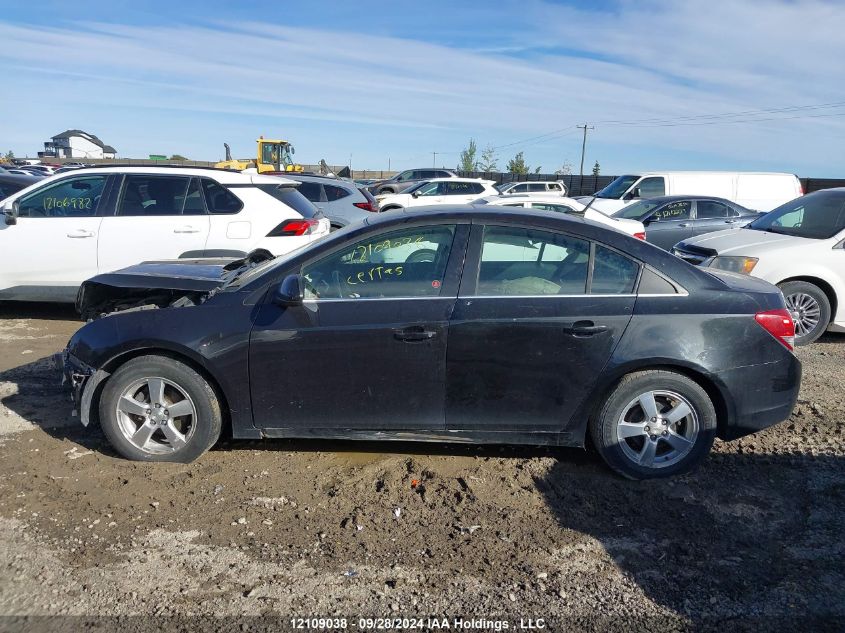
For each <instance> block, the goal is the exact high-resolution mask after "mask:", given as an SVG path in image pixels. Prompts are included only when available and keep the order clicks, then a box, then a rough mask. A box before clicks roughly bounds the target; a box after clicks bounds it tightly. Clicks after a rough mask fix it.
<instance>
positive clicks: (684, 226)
mask: <svg viewBox="0 0 845 633" xmlns="http://www.w3.org/2000/svg"><path fill="white" fill-rule="evenodd" d="M678 226H679V227H681V228H682V229H685V228H687V227H689V223H688V222H684V223H683V224H679V225H678Z"/></svg>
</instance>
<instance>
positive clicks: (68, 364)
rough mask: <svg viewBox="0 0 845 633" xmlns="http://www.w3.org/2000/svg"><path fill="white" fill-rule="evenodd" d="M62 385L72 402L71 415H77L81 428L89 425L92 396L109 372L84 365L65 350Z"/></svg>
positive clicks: (62, 361) (62, 358)
mask: <svg viewBox="0 0 845 633" xmlns="http://www.w3.org/2000/svg"><path fill="white" fill-rule="evenodd" d="M61 363H62V385H63V386H65V387H67V388H69V389H70V392H71V399H72V400H73V407H74V408H73V415H75V416H76V415H78V416H79V420H80V422H82V425H83V426H88V425H89V424H90V423H91V420H92V419H94V418H93V417H92V410H91V408H92V404H93V402H94V395H95V394H96V393H97V389H98V388H99V386H100V385H101V384H102V383H103V381H104V380H105V379H106V378H108V377H109V375H110V374H109V372H107V371H103V370H102V369H96V368H94V367H91V366H90V365H88V364H86V363H84V362H83V361H81V360H80V359H79V358H77V357H76V356H74V355H73V354H72V353H70V351H69V349H65V351H64V352H62V354H61Z"/></svg>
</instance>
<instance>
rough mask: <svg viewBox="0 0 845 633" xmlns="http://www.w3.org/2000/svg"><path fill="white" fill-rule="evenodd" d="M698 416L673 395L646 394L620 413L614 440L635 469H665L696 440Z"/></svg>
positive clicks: (672, 393) (641, 395) (675, 461)
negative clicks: (635, 466) (637, 467)
mask: <svg viewBox="0 0 845 633" xmlns="http://www.w3.org/2000/svg"><path fill="white" fill-rule="evenodd" d="M698 433H699V422H698V415H697V413H696V411H695V409H694V408H693V406H692V405H691V404H690V402H689V400H687V399H686V398H685V397H684V396H682V395H681V394H679V393H676V392H674V391H647V392H645V393H643V394H640V395H639V396H637V397H636V398H634V399H633V400H631V402H629V403H628V405H627V406H626V407H625V408H624V409H623V410H622V414H621V415H620V416H619V420H618V422H617V424H616V439H617V442H618V443H619V446H620V447H621V448H622V452H623V453H624V455H625V456H626V457H627V458H628V459H629V460H631V461H632V462H633V463H634V464H636V465H637V466H641V467H645V468H666V467H668V466H672V465H674V464H677V463H678V462H679V461H681V460H682V459H683V458H684V457H685V456H686V455H687V454H688V453H689V452H690V451H691V450H692V448H693V446H694V445H695V442H696V440H697V439H698Z"/></svg>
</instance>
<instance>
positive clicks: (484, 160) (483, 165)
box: [478, 145, 499, 171]
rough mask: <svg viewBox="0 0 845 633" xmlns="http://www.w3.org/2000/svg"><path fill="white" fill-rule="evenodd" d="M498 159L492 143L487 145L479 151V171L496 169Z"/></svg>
mask: <svg viewBox="0 0 845 633" xmlns="http://www.w3.org/2000/svg"><path fill="white" fill-rule="evenodd" d="M498 162H499V161H498V159H497V158H496V150H495V149H493V146H492V145H488V146H487V147H485V148H484V151H483V152H481V160H480V161H479V162H478V169H479V170H480V171H496V170H497V169H498V168H499V166H498V164H497V163H498Z"/></svg>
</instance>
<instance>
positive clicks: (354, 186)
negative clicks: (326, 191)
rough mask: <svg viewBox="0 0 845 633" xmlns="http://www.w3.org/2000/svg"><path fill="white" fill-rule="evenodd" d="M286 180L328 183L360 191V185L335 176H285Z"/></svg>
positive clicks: (294, 174) (292, 174) (293, 174)
mask: <svg viewBox="0 0 845 633" xmlns="http://www.w3.org/2000/svg"><path fill="white" fill-rule="evenodd" d="M283 177H284V178H290V179H291V180H296V181H300V182H327V183H330V184H333V185H337V186H338V187H346V188H348V189H358V185H357V184H355V183H354V182H349V181H348V180H343V179H342V178H335V177H333V176H324V175H323V174H296V173H291V174H285V175H284V176H283Z"/></svg>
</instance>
